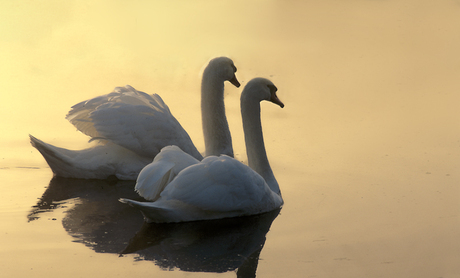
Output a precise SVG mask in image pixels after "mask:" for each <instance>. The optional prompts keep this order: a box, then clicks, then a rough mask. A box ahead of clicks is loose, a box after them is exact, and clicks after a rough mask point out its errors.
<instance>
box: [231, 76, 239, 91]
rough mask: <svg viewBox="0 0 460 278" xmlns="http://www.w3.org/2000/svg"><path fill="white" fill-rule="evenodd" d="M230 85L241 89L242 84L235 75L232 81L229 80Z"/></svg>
mask: <svg viewBox="0 0 460 278" xmlns="http://www.w3.org/2000/svg"><path fill="white" fill-rule="evenodd" d="M228 81H230V83H232V84H233V85H234V86H235V87H237V88H239V87H240V82H238V79H236V75H233V77H232V79H230V80H228Z"/></svg>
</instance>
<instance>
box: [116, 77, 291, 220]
mask: <svg viewBox="0 0 460 278" xmlns="http://www.w3.org/2000/svg"><path fill="white" fill-rule="evenodd" d="M276 91H277V88H276V87H275V85H274V84H273V83H272V82H271V81H270V80H268V79H265V78H255V79H252V80H251V81H249V82H248V84H247V85H246V86H245V88H244V89H243V92H242V93H241V114H242V119H243V130H244V138H245V143H246V150H247V156H248V164H249V167H248V166H246V165H244V164H243V163H241V162H240V161H238V160H236V159H234V158H232V157H230V156H227V155H220V156H208V157H206V158H204V159H203V160H202V161H201V162H200V161H198V160H197V159H195V158H193V157H192V156H191V155H189V154H187V153H186V152H183V151H182V150H181V149H180V148H179V147H177V146H168V147H165V148H163V149H162V150H161V152H160V153H159V154H158V155H157V156H156V157H155V159H154V161H153V162H152V163H151V164H149V165H147V166H146V167H145V168H144V169H142V171H141V172H140V174H139V177H138V179H137V183H136V187H135V190H136V191H137V192H138V193H139V195H141V196H142V197H144V198H145V199H147V200H150V201H152V202H138V201H134V200H129V199H123V198H122V199H120V202H122V203H127V204H129V205H131V206H133V207H136V208H138V209H139V210H141V212H142V213H143V215H144V219H145V220H146V222H156V223H164V222H185V221H196V220H210V219H220V218H228V217H236V216H245V215H254V214H260V213H264V212H268V211H271V210H274V209H277V208H279V207H281V205H282V204H283V199H282V197H281V192H280V188H279V185H278V182H277V181H276V179H275V176H274V175H273V171H272V169H271V167H270V164H269V162H268V159H267V154H266V151H265V145H264V139H263V134H262V126H261V121H260V102H261V101H263V100H269V101H271V102H273V103H275V104H277V105H279V106H280V107H284V104H283V103H282V102H281V101H280V100H279V99H278V97H277V95H276Z"/></svg>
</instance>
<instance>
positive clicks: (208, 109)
mask: <svg viewBox="0 0 460 278" xmlns="http://www.w3.org/2000/svg"><path fill="white" fill-rule="evenodd" d="M201 120H202V125H203V135H204V144H205V147H206V152H205V156H210V155H220V154H226V155H228V156H231V157H233V147H232V137H231V135H230V129H229V128H228V122H227V117H226V116H225V105H224V81H223V80H222V79H221V78H219V77H217V76H216V74H215V73H214V71H213V70H212V69H209V68H206V69H205V71H204V73H203V79H202V81H201Z"/></svg>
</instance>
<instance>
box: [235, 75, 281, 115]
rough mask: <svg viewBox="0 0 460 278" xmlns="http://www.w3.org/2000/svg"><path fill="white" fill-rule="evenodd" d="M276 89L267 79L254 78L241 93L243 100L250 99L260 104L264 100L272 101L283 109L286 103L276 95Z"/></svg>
mask: <svg viewBox="0 0 460 278" xmlns="http://www.w3.org/2000/svg"><path fill="white" fill-rule="evenodd" d="M277 90H278V88H276V86H275V84H273V82H271V81H270V80H268V79H266V78H261V77H258V78H254V79H252V80H251V81H249V82H248V84H246V86H245V87H244V89H243V92H242V93H241V99H244V98H248V99H253V100H256V101H258V102H260V101H262V100H268V101H271V102H273V103H275V104H277V105H279V106H280V107H281V108H283V107H284V103H283V102H281V100H280V99H279V98H278V96H277V95H276V91H277Z"/></svg>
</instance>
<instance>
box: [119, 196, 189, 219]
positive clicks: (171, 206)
mask: <svg viewBox="0 0 460 278" xmlns="http://www.w3.org/2000/svg"><path fill="white" fill-rule="evenodd" d="M118 201H120V202H121V203H124V204H128V205H130V206H132V207H135V208H136V209H138V210H140V211H141V213H142V215H144V220H145V222H147V223H152V222H154V223H176V222H184V221H194V220H197V219H198V218H197V217H196V216H197V215H196V214H197V209H196V208H193V207H191V206H189V205H187V204H184V203H182V202H180V201H178V200H159V201H156V202H138V201H134V200H130V199H125V198H120V199H118Z"/></svg>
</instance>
